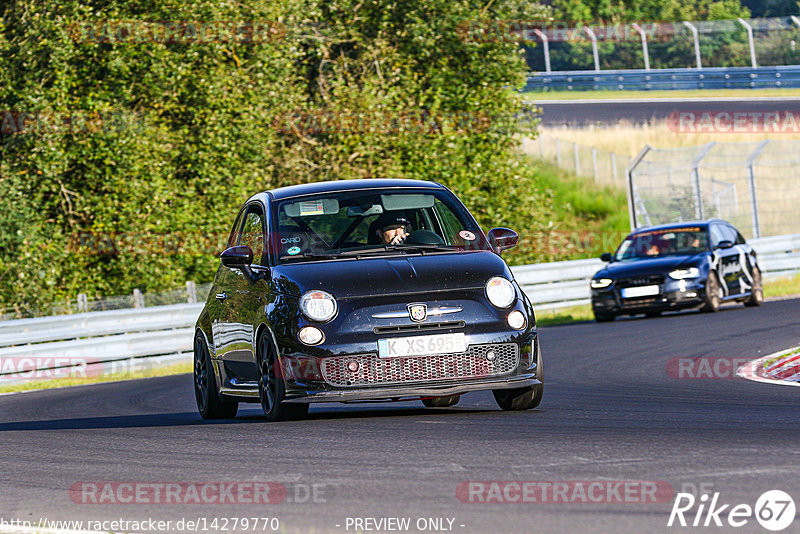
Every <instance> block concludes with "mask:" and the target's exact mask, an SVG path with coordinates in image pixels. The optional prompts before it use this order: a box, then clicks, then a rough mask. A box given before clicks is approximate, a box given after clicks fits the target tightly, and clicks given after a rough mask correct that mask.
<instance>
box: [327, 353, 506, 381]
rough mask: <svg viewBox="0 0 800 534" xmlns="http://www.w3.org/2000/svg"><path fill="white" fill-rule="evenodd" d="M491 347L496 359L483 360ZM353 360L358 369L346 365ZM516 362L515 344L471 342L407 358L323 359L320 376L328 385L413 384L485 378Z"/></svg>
mask: <svg viewBox="0 0 800 534" xmlns="http://www.w3.org/2000/svg"><path fill="white" fill-rule="evenodd" d="M490 350H493V351H494V353H495V359H494V360H493V361H489V360H487V359H486V353H488V352H489V351H490ZM352 361H356V362H358V363H359V366H358V370H357V371H356V372H351V371H349V370H348V369H347V364H348V363H350V362H352ZM517 365H519V347H518V346H517V344H516V343H503V344H490V345H471V346H470V347H469V348H468V349H467V351H466V352H462V353H458V354H436V355H433V356H413V357H408V358H379V357H378V355H377V354H374V353H373V354H355V355H353V356H336V357H333V358H324V359H323V360H322V376H323V377H324V378H325V382H327V383H328V384H330V385H331V386H336V387H347V386H372V385H382V384H412V383H418V382H434V381H439V380H457V379H463V378H484V377H488V376H499V375H505V374H508V373H511V372H512V371H514V369H516V368H517Z"/></svg>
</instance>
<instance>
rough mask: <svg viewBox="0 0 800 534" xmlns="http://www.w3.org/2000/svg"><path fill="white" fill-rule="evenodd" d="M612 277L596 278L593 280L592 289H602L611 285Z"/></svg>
mask: <svg viewBox="0 0 800 534" xmlns="http://www.w3.org/2000/svg"><path fill="white" fill-rule="evenodd" d="M611 282H613V280H612V279H611V278H595V279H593V280H592V282H591V284H590V285H591V286H592V289H602V288H604V287H608V286H610V285H611ZM584 287H585V286H584Z"/></svg>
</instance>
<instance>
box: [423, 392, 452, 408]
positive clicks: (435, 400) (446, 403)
mask: <svg viewBox="0 0 800 534" xmlns="http://www.w3.org/2000/svg"><path fill="white" fill-rule="evenodd" d="M459 400H461V395H448V396H447V397H431V398H428V399H422V404H424V405H425V406H426V407H427V408H449V407H450V406H455V405H456V404H458V401H459Z"/></svg>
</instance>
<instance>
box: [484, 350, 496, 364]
mask: <svg viewBox="0 0 800 534" xmlns="http://www.w3.org/2000/svg"><path fill="white" fill-rule="evenodd" d="M496 357H497V355H496V354H495V353H494V351H493V350H490V351H489V352H487V353H486V359H487V360H489V361H490V362H493V361H494V359H495V358H496Z"/></svg>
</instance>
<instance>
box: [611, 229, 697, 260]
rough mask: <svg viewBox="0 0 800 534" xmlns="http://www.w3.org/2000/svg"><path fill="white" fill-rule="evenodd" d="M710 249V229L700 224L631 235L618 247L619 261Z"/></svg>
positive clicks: (616, 257) (693, 252)
mask: <svg viewBox="0 0 800 534" xmlns="http://www.w3.org/2000/svg"><path fill="white" fill-rule="evenodd" d="M705 250H708V230H706V229H705V228H701V227H698V226H692V227H685V228H668V229H662V230H652V231H645V232H639V233H636V234H632V235H629V236H628V237H627V238H625V241H623V242H622V244H621V245H620V246H619V248H618V249H617V253H616V255H615V259H616V260H617V261H624V260H637V259H647V258H657V257H662V256H677V255H684V254H697V253H698V252H703V251H705Z"/></svg>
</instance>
